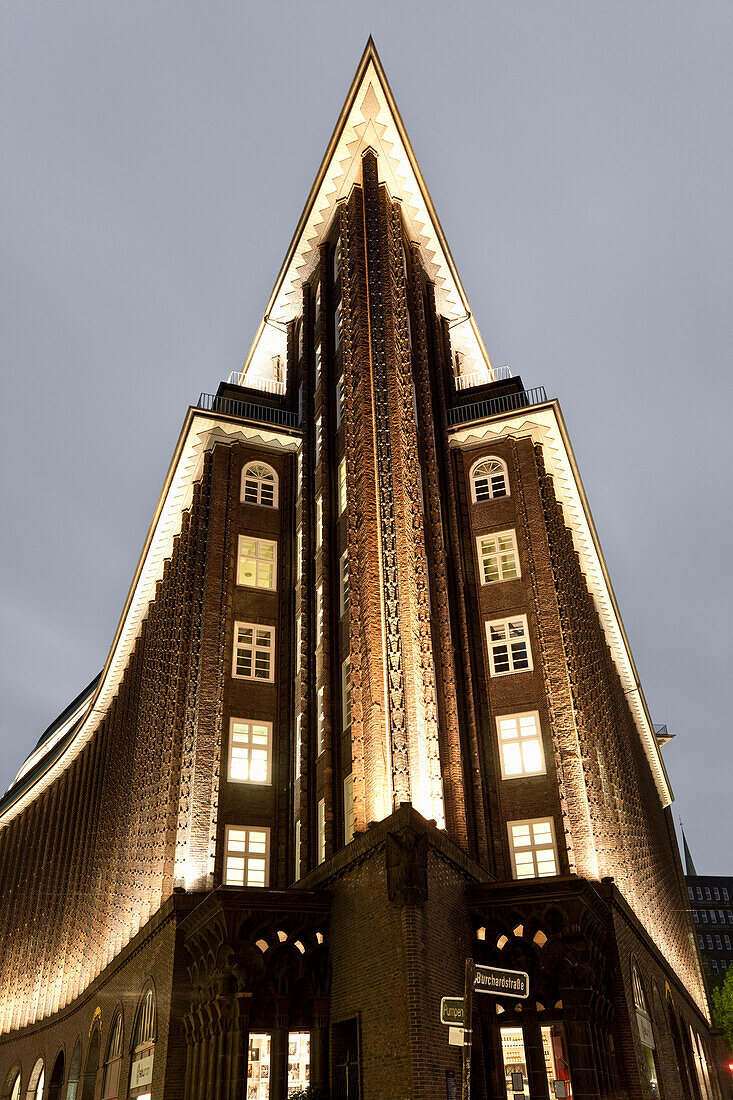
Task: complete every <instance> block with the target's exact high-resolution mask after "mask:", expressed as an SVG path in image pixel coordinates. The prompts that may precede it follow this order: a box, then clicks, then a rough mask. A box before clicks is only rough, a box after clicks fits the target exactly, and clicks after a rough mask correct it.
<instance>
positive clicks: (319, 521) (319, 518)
mask: <svg viewBox="0 0 733 1100" xmlns="http://www.w3.org/2000/svg"><path fill="white" fill-rule="evenodd" d="M322 544H323V497H322V496H321V494H320V493H319V494H318V496H317V497H316V549H317V550H319V549H320V548H321V546H322Z"/></svg>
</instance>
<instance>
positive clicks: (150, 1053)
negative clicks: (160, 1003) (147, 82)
mask: <svg viewBox="0 0 733 1100" xmlns="http://www.w3.org/2000/svg"><path fill="white" fill-rule="evenodd" d="M156 1024H157V1021H156V1013H155V993H154V992H153V990H152V988H151V987H148V988H147V989H146V990H145V992H144V993H143V995H142V997H141V999H140V1005H139V1007H138V1010H137V1018H136V1020H135V1030H134V1032H133V1036H132V1064H131V1066H130V1096H145V1095H147V1094H148V1093H149V1092H150V1084H151V1082H152V1080H153V1059H154V1056H155V1034H156Z"/></svg>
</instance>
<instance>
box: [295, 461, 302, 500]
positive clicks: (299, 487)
mask: <svg viewBox="0 0 733 1100" xmlns="http://www.w3.org/2000/svg"><path fill="white" fill-rule="evenodd" d="M296 481H297V492H298V496H300V494H301V493H302V492H303V452H302V451H298V459H297V464H296Z"/></svg>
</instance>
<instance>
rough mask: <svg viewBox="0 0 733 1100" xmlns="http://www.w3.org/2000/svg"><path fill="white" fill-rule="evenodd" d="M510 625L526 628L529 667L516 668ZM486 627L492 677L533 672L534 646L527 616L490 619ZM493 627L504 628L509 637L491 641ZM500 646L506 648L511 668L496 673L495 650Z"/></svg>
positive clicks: (525, 640) (525, 636)
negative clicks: (530, 636) (509, 633)
mask: <svg viewBox="0 0 733 1100" xmlns="http://www.w3.org/2000/svg"><path fill="white" fill-rule="evenodd" d="M510 623H515V624H519V623H521V624H522V625H523V627H524V634H523V638H524V642H525V646H526V652H527V667H526V668H515V656H514V653H513V650H512V639H510V638H509V636H508V631H509V624H510ZM485 625H486V644H487V646H488V650H489V668H490V670H491V675H492V676H514V675H517V674H518V673H521V672H531V671H532V669H533V668H534V666H533V664H532V646H531V644H530V639H529V626H528V624H527V616H526V615H509V616H507V618H506V619H488V620H487V621H486V624H485ZM492 627H494V628H498V627H504V628H505V631H506V634H507V637H506V638H505V639H503V640H502V639H497V640H496V641H492V639H491V628H492ZM517 641H521V639H518V640H517ZM515 644H516V642H515ZM499 646H506V650H507V656H508V658H509V668H507V669H503V670H502V671H500V672H497V671H496V659H495V658H496V653H495V649H496V648H498V647H499Z"/></svg>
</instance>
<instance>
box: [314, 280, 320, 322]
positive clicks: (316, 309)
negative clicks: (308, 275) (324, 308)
mask: <svg viewBox="0 0 733 1100" xmlns="http://www.w3.org/2000/svg"><path fill="white" fill-rule="evenodd" d="M313 302H314V313H315V317H314V320H315V321H317V320H318V315H319V313H320V312H321V283H320V281H319V282H317V283H316V285H315V289H314V291H313Z"/></svg>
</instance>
